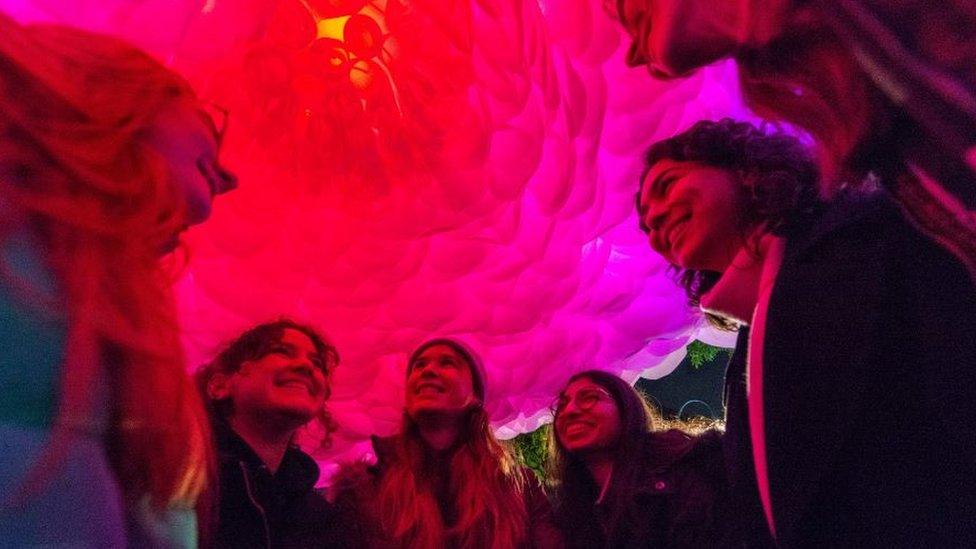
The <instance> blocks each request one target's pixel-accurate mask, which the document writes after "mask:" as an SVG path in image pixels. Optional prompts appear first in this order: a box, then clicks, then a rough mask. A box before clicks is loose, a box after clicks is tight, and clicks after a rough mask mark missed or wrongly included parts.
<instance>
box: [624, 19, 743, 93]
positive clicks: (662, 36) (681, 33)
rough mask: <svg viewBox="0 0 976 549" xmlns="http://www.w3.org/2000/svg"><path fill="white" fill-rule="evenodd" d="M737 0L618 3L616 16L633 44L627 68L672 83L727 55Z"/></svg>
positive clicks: (732, 38) (735, 24) (736, 21)
mask: <svg viewBox="0 0 976 549" xmlns="http://www.w3.org/2000/svg"><path fill="white" fill-rule="evenodd" d="M741 4H742V2H740V1H737V0H719V1H716V0H618V2H617V15H618V17H619V18H620V21H621V23H622V24H623V25H624V28H625V29H626V30H627V32H628V34H630V36H631V37H632V38H633V39H634V42H633V44H632V45H631V47H630V52H629V53H628V55H627V64H628V65H630V66H632V67H634V66H639V65H647V67H648V69H650V71H651V73H652V74H654V75H655V76H657V77H662V78H673V77H678V76H682V75H685V74H687V73H688V72H690V71H692V70H694V69H697V68H699V67H702V66H705V65H708V64H709V63H712V62H714V61H718V60H719V59H722V58H724V57H728V56H730V55H731V54H732V53H733V52H734V51H735V48H736V40H737V38H738V36H737V34H738V33H739V30H740V29H739V28H738V25H739V22H740V20H741V17H743V16H744V15H745V14H744V13H743V10H742V7H741Z"/></svg>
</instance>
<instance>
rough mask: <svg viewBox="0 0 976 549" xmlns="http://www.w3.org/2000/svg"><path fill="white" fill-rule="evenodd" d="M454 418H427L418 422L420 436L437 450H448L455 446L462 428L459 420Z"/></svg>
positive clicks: (431, 447)
mask: <svg viewBox="0 0 976 549" xmlns="http://www.w3.org/2000/svg"><path fill="white" fill-rule="evenodd" d="M451 419H452V418H425V420H423V421H419V422H418V423H417V430H418V431H419V432H420V438H422V439H423V440H424V443H426V444H427V446H428V447H429V448H430V449H431V450H434V451H435V452H440V451H444V450H447V449H448V448H450V447H452V446H454V443H455V442H457V439H458V436H459V435H460V432H461V429H460V427H459V426H458V424H457V421H452V420H451Z"/></svg>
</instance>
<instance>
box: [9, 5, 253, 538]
mask: <svg viewBox="0 0 976 549" xmlns="http://www.w3.org/2000/svg"><path fill="white" fill-rule="evenodd" d="M218 147H219V135H218V132H217V131H216V128H215V126H214V123H213V121H212V120H211V119H210V117H209V116H207V115H206V114H205V113H204V111H203V108H202V105H201V104H200V102H199V101H198V100H197V98H196V96H195V95H194V93H193V91H192V90H191V89H190V87H189V85H188V84H187V83H186V82H185V81H184V80H183V79H182V78H180V77H179V76H178V75H177V74H175V73H173V72H172V71H170V70H168V69H166V68H165V67H163V66H162V65H160V64H159V63H157V62H156V61H154V60H153V59H151V58H150V57H149V56H147V55H145V54H144V53H142V52H140V51H138V50H136V49H135V48H133V47H131V46H129V45H127V44H125V43H123V42H120V41H118V40H115V39H112V38H108V37H105V36H100V35H95V34H91V33H88V32H83V31H80V30H76V29H71V28H66V27H60V26H51V25H36V26H31V27H23V26H20V25H18V24H16V23H15V22H13V21H11V20H10V19H8V18H7V17H5V16H2V15H0V348H2V349H4V353H3V356H2V357H0V440H3V451H2V452H0V539H3V543H5V544H9V545H11V546H41V545H43V546H49V545H50V546H61V545H72V546H75V545H79V546H86V547H120V546H125V544H126V543H127V542H129V543H133V544H139V543H143V544H155V545H164V544H168V545H177V546H178V545H193V544H195V540H196V528H195V520H194V515H193V512H192V509H193V506H194V504H195V502H196V499H197V495H198V494H199V493H200V491H201V489H202V487H203V485H204V483H205V476H206V475H205V473H206V464H207V462H208V458H209V455H210V450H209V446H208V444H207V441H208V429H207V426H206V421H205V415H204V412H203V407H202V406H201V404H200V401H199V398H198V397H197V395H196V392H195V391H194V390H193V386H192V384H191V383H190V381H189V378H188V377H187V375H186V373H185V365H184V360H183V357H182V355H181V351H180V349H181V347H180V343H179V339H178V327H177V324H176V316H175V312H174V307H173V302H172V301H173V300H172V295H171V293H170V287H169V284H170V281H171V277H170V276H168V275H167V273H164V272H163V271H162V269H161V268H160V264H159V256H160V254H161V253H162V252H163V251H164V250H167V249H171V248H172V247H173V246H174V243H175V242H176V238H177V235H178V233H179V232H180V231H181V230H182V229H183V228H185V227H186V226H187V225H188V224H191V223H194V222H199V221H201V220H202V219H203V218H205V217H206V215H207V214H208V213H209V210H210V201H211V199H212V197H213V195H215V194H219V193H221V192H224V191H227V190H229V189H231V188H233V187H234V178H233V176H231V175H230V174H229V173H227V172H226V171H225V170H223V169H222V168H221V167H220V165H219V163H218V158H217V157H218ZM125 512H128V520H129V521H130V526H131V527H132V528H131V531H130V535H129V536H127V534H126V527H125V524H124V523H125V521H126V520H127V519H126V518H125V516H124V515H125V514H126V513H125ZM130 536H131V537H130ZM127 538H128V539H127Z"/></svg>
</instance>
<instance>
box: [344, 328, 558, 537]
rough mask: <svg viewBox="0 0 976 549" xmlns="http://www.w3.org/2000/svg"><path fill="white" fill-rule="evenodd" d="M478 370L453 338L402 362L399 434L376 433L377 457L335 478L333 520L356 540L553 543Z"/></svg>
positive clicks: (540, 500)
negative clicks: (499, 431) (496, 425)
mask: <svg viewBox="0 0 976 549" xmlns="http://www.w3.org/2000/svg"><path fill="white" fill-rule="evenodd" d="M484 398H485V378H484V370H483V369H482V367H481V363H480V361H479V360H478V358H477V356H476V355H475V354H474V353H473V352H472V351H471V350H469V349H468V348H467V347H466V346H464V345H462V344H461V343H460V342H457V341H455V340H452V339H433V340H430V341H428V342H426V343H424V344H423V345H421V346H420V347H418V348H417V349H416V350H415V351H414V352H413V353H412V354H411V355H410V360H409V362H408V363H407V387H406V404H405V407H404V414H403V426H402V429H401V431H400V434H398V435H396V436H393V437H390V438H375V437H374V439H373V445H374V449H375V452H376V456H377V463H376V464H375V465H372V466H365V465H362V464H361V465H357V466H350V467H345V468H344V469H343V470H341V471H340V473H339V475H338V477H337V478H336V481H335V486H334V491H335V498H334V499H335V502H336V505H337V507H338V509H339V513H340V517H339V518H338V522H340V523H344V524H353V525H354V526H353V528H352V529H353V530H355V531H356V536H355V537H356V538H357V542H356V543H355V544H354V545H355V546H357V547H370V548H373V547H411V548H435V547H465V548H494V549H501V548H511V547H558V546H559V539H558V534H557V533H556V531H555V529H554V528H553V526H552V524H551V516H550V513H551V510H550V508H549V502H548V500H547V499H546V497H545V495H544V494H543V493H542V490H541V488H540V487H539V486H538V484H537V483H536V482H534V479H532V477H531V473H528V472H526V471H524V470H522V469H521V468H519V467H518V466H517V465H516V463H515V461H514V460H513V458H512V456H511V454H510V453H509V452H508V450H506V449H505V447H503V446H502V445H501V444H500V443H499V442H498V441H497V440H496V439H495V436H494V434H492V432H491V427H490V425H489V423H488V414H487V413H486V412H485V409H484Z"/></svg>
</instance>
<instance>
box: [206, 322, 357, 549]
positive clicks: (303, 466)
mask: <svg viewBox="0 0 976 549" xmlns="http://www.w3.org/2000/svg"><path fill="white" fill-rule="evenodd" d="M338 363H339V354H338V351H336V349H335V347H333V346H332V345H330V344H329V343H328V342H326V341H325V340H324V339H323V338H322V336H321V335H319V334H318V332H316V331H315V330H314V329H313V328H311V327H309V326H306V325H303V324H299V323H297V322H294V321H292V320H288V319H282V320H277V321H274V322H268V323H265V324H259V325H257V326H255V327H253V328H251V329H250V330H247V331H246V332H244V333H243V334H241V335H240V336H238V337H237V338H236V339H235V340H234V341H232V342H231V343H230V344H229V345H227V347H226V348H225V349H224V350H223V351H221V352H220V354H218V355H217V357H216V358H215V359H214V360H213V361H212V362H210V363H209V364H207V365H205V366H203V367H202V368H201V369H200V370H199V371H198V372H197V374H196V378H197V385H198V387H199V389H200V391H201V393H202V394H203V395H204V398H205V400H206V402H207V405H208V408H209V410H210V412H211V416H212V418H211V419H212V422H213V426H214V432H215V433H216V441H217V447H218V450H219V458H220V463H219V467H220V487H219V490H218V494H219V498H220V499H219V515H218V520H217V528H216V534H215V536H214V546H215V547H218V548H222V547H227V548H230V547H255V546H264V547H320V546H326V547H328V546H332V545H334V544H335V543H336V542H337V541H338V540H337V538H336V536H338V535H339V534H338V533H337V531H336V529H335V528H333V526H332V524H333V523H332V522H331V520H330V519H331V513H330V512H329V508H328V504H327V503H326V502H325V500H324V498H322V497H321V496H320V495H318V494H317V493H316V492H314V490H313V488H314V486H315V483H316V481H317V480H318V476H319V468H318V465H316V463H315V461H314V460H313V459H312V458H311V457H310V456H308V455H307V454H305V453H304V452H302V451H301V450H300V449H299V448H298V446H297V445H296V444H295V441H294V438H295V434H296V432H297V431H298V429H300V428H301V427H303V426H305V425H306V424H307V423H309V422H310V421H312V420H314V419H318V420H319V421H320V422H321V423H322V424H323V426H324V427H325V429H326V434H327V435H328V433H329V432H330V430H331V429H333V428H334V426H333V425H332V422H331V420H330V418H329V415H328V413H327V411H326V408H325V401H326V399H327V398H328V397H329V391H330V381H331V376H332V372H333V370H334V369H335V367H336V366H337V365H338Z"/></svg>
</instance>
